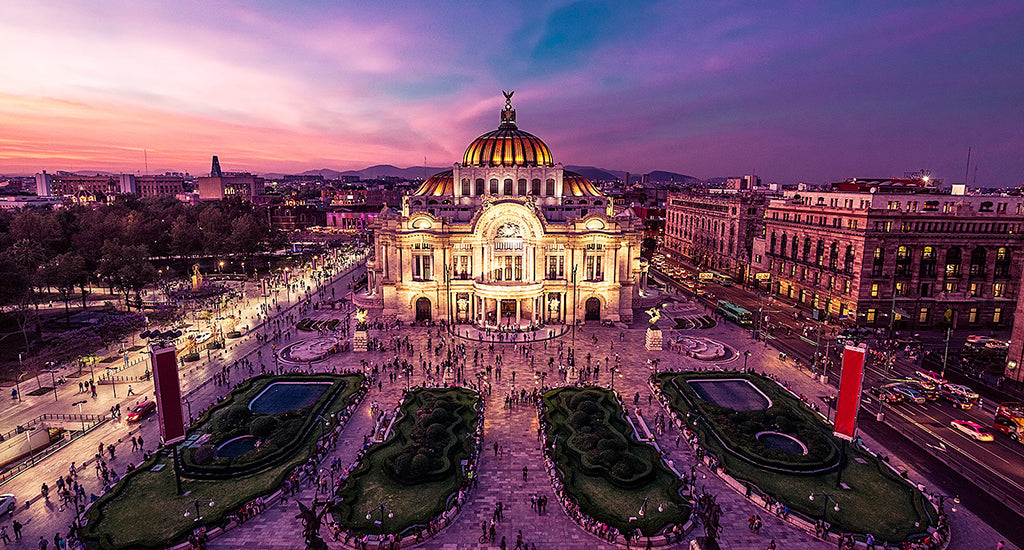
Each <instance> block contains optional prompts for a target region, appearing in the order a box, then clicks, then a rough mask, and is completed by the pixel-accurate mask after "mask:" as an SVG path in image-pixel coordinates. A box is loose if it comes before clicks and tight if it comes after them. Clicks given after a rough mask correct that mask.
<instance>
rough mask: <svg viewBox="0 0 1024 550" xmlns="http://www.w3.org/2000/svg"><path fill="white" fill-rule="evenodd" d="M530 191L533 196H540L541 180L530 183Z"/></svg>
mask: <svg viewBox="0 0 1024 550" xmlns="http://www.w3.org/2000/svg"><path fill="white" fill-rule="evenodd" d="M530 191H531V194H533V195H540V180H539V179H534V180H531V181H530Z"/></svg>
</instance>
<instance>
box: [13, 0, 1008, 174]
mask: <svg viewBox="0 0 1024 550" xmlns="http://www.w3.org/2000/svg"><path fill="white" fill-rule="evenodd" d="M0 37H2V39H3V47H2V48H0V174H31V173H34V172H37V171H39V170H44V169H45V170H48V171H55V170H104V171H128V172H139V173H141V172H143V171H145V164H144V151H146V156H148V163H149V171H150V172H153V173H158V172H164V171H169V170H175V171H185V170H187V171H190V172H192V173H196V174H198V173H205V172H207V171H208V170H209V166H210V156H211V155H214V154H216V155H219V156H220V159H221V164H222V166H223V167H224V169H225V170H250V171H256V172H261V173H266V172H301V171H304V170H309V169H317V168H334V169H338V170H345V169H359V168H364V167H366V166H369V165H373V164H394V165H397V166H402V167H404V166H411V165H422V164H423V163H424V159H426V163H427V164H428V165H430V166H446V165H450V164H451V163H453V162H456V161H459V160H461V156H462V153H463V150H464V149H465V146H466V145H467V144H468V143H469V142H470V141H471V140H472V139H473V138H474V137H476V136H477V135H479V134H482V133H484V132H486V131H489V130H491V129H494V128H495V127H496V126H497V123H498V115H499V111H500V109H501V107H502V105H503V99H502V97H501V90H503V89H505V90H515V92H516V93H515V98H514V104H515V107H516V109H517V114H518V121H519V126H520V128H522V129H524V130H527V131H529V132H531V133H534V134H536V135H538V136H540V137H541V138H542V139H544V141H545V142H546V143H547V144H548V145H549V147H550V148H551V149H552V152H553V154H554V157H555V161H556V162H562V163H564V164H574V165H593V166H598V167H603V168H609V169H619V170H628V171H630V172H633V173H642V172H648V171H651V170H671V171H675V172H681V173H685V174H690V175H693V176H696V177H699V178H710V177H716V176H729V175H739V174H743V173H750V172H752V171H756V173H757V174H759V175H761V176H762V178H764V179H765V180H766V181H778V182H783V183H789V182H795V181H807V182H812V183H821V182H827V181H834V180H839V179H846V178H849V177H885V176H894V175H902V174H903V173H904V172H908V171H915V170H919V169H928V170H931V171H932V173H933V174H934V176H935V177H939V178H943V179H944V180H945V181H946V182H954V181H963V180H964V175H965V168H966V157H967V149H968V147H972V148H973V153H972V168H971V169H970V179H971V181H972V182H973V180H974V177H975V174H974V167H973V166H974V162H975V161H976V162H977V183H978V185H981V186H986V187H1001V186H1011V185H1013V186H1016V185H1020V184H1021V183H1022V182H1024V2H1021V1H1020V0H1009V1H1002V2H999V1H997V2H988V1H971V2H967V1H960V2H946V1H935V0H928V1H922V2H892V1H877V2H876V1H864V2H849V1H836V2H815V1H792V2H784V1H774V2H763V1H760V2H759V1H754V2H740V1H721V2H683V1H667V2H641V1H630V2H534V1H530V0H527V1H520V2H507V1H506V2H490V1H466V2H449V1H432V2H412V1H410V2H383V1H380V2H365V1H363V2H352V1H333V2H331V1H322V2H319V1H307V2H288V1H276V2H271V1H265V2H247V3H242V2H238V3H231V2H215V1H195V2H194V1H190V0H189V1H181V0H175V1H174V2H145V1H123V2H116V1H102V0H97V1H89V2H82V1H67V2H53V1H47V0H40V1H7V2H2V3H0Z"/></svg>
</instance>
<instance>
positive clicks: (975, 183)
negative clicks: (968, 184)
mask: <svg viewBox="0 0 1024 550" xmlns="http://www.w3.org/2000/svg"><path fill="white" fill-rule="evenodd" d="M973 185H975V186H977V185H978V163H977V162H975V163H974V184H973Z"/></svg>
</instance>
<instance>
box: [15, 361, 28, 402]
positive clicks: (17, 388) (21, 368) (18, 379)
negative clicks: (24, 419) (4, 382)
mask: <svg viewBox="0 0 1024 550" xmlns="http://www.w3.org/2000/svg"><path fill="white" fill-rule="evenodd" d="M22 376H25V364H24V363H22V361H21V352H18V376H17V377H16V378H15V379H14V393H16V394H18V402H19V403H20V402H21V377H22Z"/></svg>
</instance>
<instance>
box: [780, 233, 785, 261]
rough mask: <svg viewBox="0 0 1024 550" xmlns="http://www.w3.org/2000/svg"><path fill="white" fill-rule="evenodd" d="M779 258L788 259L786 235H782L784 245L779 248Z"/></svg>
mask: <svg viewBox="0 0 1024 550" xmlns="http://www.w3.org/2000/svg"><path fill="white" fill-rule="evenodd" d="M779 256H782V257H783V258H785V257H786V234H785V233H783V234H782V244H781V245H780V246H779Z"/></svg>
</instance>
